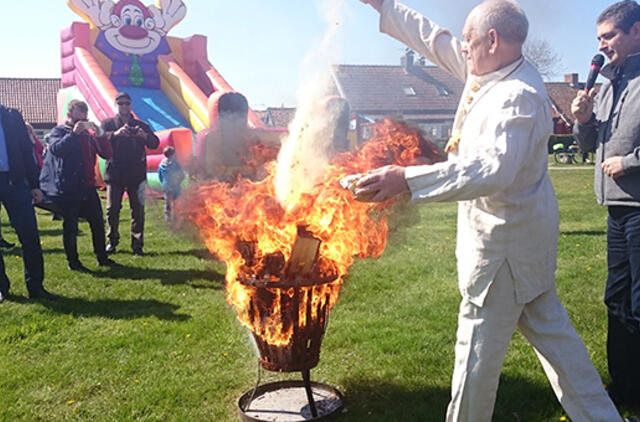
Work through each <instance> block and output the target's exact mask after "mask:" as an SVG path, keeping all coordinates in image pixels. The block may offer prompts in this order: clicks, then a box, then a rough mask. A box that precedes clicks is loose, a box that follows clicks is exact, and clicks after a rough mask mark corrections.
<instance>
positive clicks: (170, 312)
mask: <svg viewBox="0 0 640 422" xmlns="http://www.w3.org/2000/svg"><path fill="white" fill-rule="evenodd" d="M11 301H12V302H16V303H31V302H32V300H29V299H27V298H24V297H16V296H12V297H11ZM38 302H39V303H41V304H42V305H43V306H45V307H47V308H49V309H51V310H52V311H54V312H58V313H61V314H71V315H73V316H75V317H78V316H80V317H101V318H111V319H135V318H142V317H149V316H155V317H156V318H158V319H162V320H175V321H186V320H188V319H190V318H191V316H190V315H185V314H176V313H175V311H176V310H177V309H178V308H180V306H178V305H174V304H172V303H166V302H160V301H157V300H153V299H136V300H119V299H100V300H87V299H83V298H79V297H64V296H62V297H60V298H59V299H58V300H56V301H48V300H38Z"/></svg>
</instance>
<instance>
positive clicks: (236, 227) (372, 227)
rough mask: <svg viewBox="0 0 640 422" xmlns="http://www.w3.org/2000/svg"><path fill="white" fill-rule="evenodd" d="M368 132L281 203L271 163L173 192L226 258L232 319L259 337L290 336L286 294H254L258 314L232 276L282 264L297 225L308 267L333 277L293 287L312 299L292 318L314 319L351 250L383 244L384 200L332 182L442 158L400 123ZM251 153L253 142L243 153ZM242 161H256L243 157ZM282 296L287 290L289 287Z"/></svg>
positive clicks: (331, 301)
mask: <svg viewBox="0 0 640 422" xmlns="http://www.w3.org/2000/svg"><path fill="white" fill-rule="evenodd" d="M374 132H375V134H374V136H373V138H371V139H370V140H369V141H367V142H366V143H365V144H364V145H363V146H362V147H360V148H359V149H357V150H356V151H354V152H347V153H342V154H340V155H338V156H336V157H334V159H333V160H332V162H331V164H330V165H329V167H328V168H327V170H326V173H325V175H324V179H323V180H322V181H321V183H318V184H317V185H316V186H315V187H314V188H313V189H312V190H311V191H309V192H306V193H304V194H303V195H301V196H300V197H299V198H297V202H296V203H295V204H289V205H288V206H287V207H286V208H285V207H283V206H282V205H281V204H280V203H279V202H278V201H277V200H276V199H275V198H276V195H275V188H274V182H273V180H274V172H275V162H273V161H270V162H267V163H266V164H265V165H264V168H263V169H260V170H261V172H262V170H263V172H264V174H266V177H265V178H264V179H262V180H260V181H250V180H248V179H243V178H239V179H238V180H237V182H236V183H234V184H229V183H222V182H214V183H210V184H204V185H200V186H197V187H195V188H193V189H191V190H189V191H188V192H186V193H185V195H183V196H182V197H181V200H180V202H179V204H178V207H177V211H178V214H179V215H180V216H181V217H182V218H183V219H187V220H189V221H191V222H192V223H194V224H195V225H196V227H198V229H199V230H200V235H201V237H202V239H203V240H204V242H205V244H206V246H207V248H208V249H209V250H210V251H211V252H212V253H214V254H216V255H217V256H218V258H219V259H220V260H222V261H224V262H225V263H226V264H227V273H226V290H227V301H228V302H229V303H230V304H232V305H233V307H234V308H235V309H236V311H237V313H238V318H239V320H240V321H241V322H242V323H243V324H244V325H246V326H247V327H248V328H249V329H250V330H251V331H252V332H253V333H254V334H256V335H258V336H260V337H261V338H262V339H263V340H265V341H266V342H267V343H269V344H272V345H283V346H284V345H286V344H288V342H289V341H290V338H291V335H292V332H293V326H292V325H291V324H289V323H287V321H283V320H282V317H281V314H282V309H281V307H282V306H283V304H282V303H281V302H282V301H283V300H285V301H286V297H284V298H283V297H282V296H281V295H278V294H275V293H274V292H271V290H270V289H266V290H267V291H268V292H270V293H273V295H272V297H268V298H263V299H262V300H263V302H264V301H267V302H268V303H269V310H270V312H268V315H264V312H263V313H262V314H261V313H260V312H258V310H257V309H256V306H257V305H256V303H258V302H259V301H258V300H256V299H257V298H256V296H257V295H258V294H259V293H258V289H257V288H255V287H251V286H247V285H246V284H243V283H241V282H240V281H239V280H241V279H242V278H243V277H244V278H251V277H252V276H254V277H255V276H256V275H259V274H265V270H264V269H265V266H267V261H268V260H269V259H270V257H273V256H274V255H278V256H279V257H280V258H281V259H284V261H283V262H287V261H288V259H289V257H290V255H291V251H292V246H293V244H294V241H295V240H296V236H297V228H298V227H299V226H304V227H305V228H306V230H307V231H308V232H309V233H311V234H312V235H313V236H314V237H315V238H317V239H319V240H320V241H321V243H320V248H319V252H318V257H317V261H316V266H315V272H316V273H317V275H319V276H320V277H328V276H330V275H337V278H336V279H335V281H332V282H329V283H325V284H318V285H315V286H312V287H302V288H301V289H302V291H303V297H310V298H311V301H312V303H311V306H307V305H308V304H307V303H302V302H301V303H299V304H298V307H299V309H298V324H299V326H305V325H306V324H307V323H308V322H309V321H310V320H313V319H315V318H317V317H318V315H317V313H318V312H317V310H318V309H322V308H323V307H324V306H326V305H327V301H328V306H329V307H333V305H335V303H336V302H337V300H338V294H339V292H340V287H341V285H342V283H343V279H344V277H345V276H346V275H347V274H348V269H349V266H350V265H351V264H352V263H353V260H354V256H358V257H368V256H372V257H378V256H379V255H380V254H382V252H383V250H384V248H385V245H386V238H387V232H388V226H387V221H386V215H385V207H386V206H388V205H389V203H383V204H375V203H365V202H359V201H356V200H355V199H354V198H353V196H352V194H351V192H350V191H349V190H347V189H343V188H342V187H341V186H340V184H339V181H340V180H341V179H342V178H344V177H345V176H347V175H349V174H354V173H362V172H366V171H367V170H370V169H373V168H377V167H380V166H383V165H387V164H398V165H402V166H406V165H414V164H430V163H433V162H436V161H440V160H442V156H441V155H440V154H439V153H438V151H437V149H436V148H435V146H434V145H433V144H431V143H430V142H429V141H427V140H425V139H424V138H423V137H422V136H421V135H420V134H419V132H418V131H417V130H416V129H414V128H411V127H409V126H408V125H406V124H405V123H401V122H395V121H392V120H385V121H383V122H382V123H379V124H376V125H375V126H374ZM259 152H260V149H259V148H256V149H253V150H252V151H251V153H253V154H255V153H259ZM270 153H271V154H272V152H270ZM272 155H273V154H272ZM247 162H252V163H257V162H260V160H259V159H255V157H249V158H248V159H247ZM243 242H244V243H248V244H251V245H252V247H253V248H254V250H252V256H253V259H251V260H247V259H246V256H243V254H242V253H241V251H240V250H239V247H238V245H239V244H241V243H243ZM266 276H267V277H268V278H269V280H272V281H278V280H279V276H278V275H277V274H275V275H269V274H267V275H266ZM262 290H263V291H264V290H265V289H262ZM309 293H310V294H309ZM262 294H263V295H264V294H265V293H262ZM288 294H289V295H290V296H291V295H293V292H289V293H288ZM285 296H286V295H285Z"/></svg>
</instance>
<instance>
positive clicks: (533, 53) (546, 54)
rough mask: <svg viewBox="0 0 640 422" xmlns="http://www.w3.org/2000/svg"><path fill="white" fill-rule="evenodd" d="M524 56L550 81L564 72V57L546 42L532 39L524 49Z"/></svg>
mask: <svg viewBox="0 0 640 422" xmlns="http://www.w3.org/2000/svg"><path fill="white" fill-rule="evenodd" d="M522 54H523V55H524V56H525V57H526V59H527V60H529V61H530V62H531V63H532V64H533V65H534V66H535V67H536V68H537V69H538V72H540V75H541V76H542V78H543V79H545V80H549V79H550V78H551V77H552V76H554V75H557V74H558V73H559V72H560V71H561V70H562V57H561V56H560V55H559V54H558V53H556V52H555V51H554V50H553V47H551V44H549V42H547V41H546V40H542V39H536V38H532V39H530V40H529V41H527V42H526V43H525V44H524V46H523V47H522Z"/></svg>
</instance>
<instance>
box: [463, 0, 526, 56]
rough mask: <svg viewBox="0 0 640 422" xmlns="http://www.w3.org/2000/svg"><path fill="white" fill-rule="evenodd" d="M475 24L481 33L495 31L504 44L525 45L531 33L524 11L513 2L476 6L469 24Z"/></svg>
mask: <svg viewBox="0 0 640 422" xmlns="http://www.w3.org/2000/svg"><path fill="white" fill-rule="evenodd" d="M471 21H473V24H474V26H475V28H476V30H477V31H478V32H480V33H485V34H486V33H487V32H488V31H489V30H490V29H495V31H496V32H497V33H498V35H499V36H500V38H502V40H503V41H504V42H507V43H513V44H520V45H522V44H524V42H525V40H526V39H527V33H528V31H529V21H528V20H527V16H526V15H525V13H524V10H522V8H521V7H520V5H518V3H516V2H515V1H511V0H486V1H484V2H482V3H480V4H479V5H478V6H476V7H475V8H474V9H473V10H472V11H471V13H469V16H468V17H467V22H468V23H471Z"/></svg>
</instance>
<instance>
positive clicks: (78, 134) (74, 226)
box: [40, 100, 115, 271]
mask: <svg viewBox="0 0 640 422" xmlns="http://www.w3.org/2000/svg"><path fill="white" fill-rule="evenodd" d="M87 112H88V107H87V104H86V103H84V102H83V101H79V100H72V101H71V102H69V105H68V112H67V121H66V122H65V124H63V125H60V126H56V127H55V128H53V130H52V131H51V135H50V136H49V142H50V146H49V149H48V150H47V153H46V155H45V158H44V165H43V167H42V173H41V174H40V186H41V187H42V190H43V191H44V193H45V194H46V195H47V196H48V197H49V198H50V199H51V200H52V201H53V202H54V203H56V204H58V205H59V206H60V209H61V210H62V218H63V220H64V222H63V223H62V241H63V245H64V252H65V254H66V256H67V264H68V266H69V269H70V270H74V271H87V268H86V267H85V266H84V265H83V264H82V263H81V262H80V259H79V258H78V244H77V240H78V219H79V217H84V218H86V220H87V222H88V223H89V227H90V228H91V237H92V239H93V252H94V253H95V255H96V258H97V260H98V265H100V266H111V265H114V264H115V262H114V261H112V260H111V259H109V257H108V256H107V252H106V250H105V236H104V218H103V215H102V204H101V203H100V198H99V197H98V192H97V191H96V180H95V163H96V154H99V155H100V156H101V157H102V158H105V159H108V158H111V155H112V151H111V144H110V143H109V141H108V140H107V139H106V137H104V135H103V134H102V130H101V129H100V127H99V126H98V125H96V124H95V123H93V122H90V121H88V120H87Z"/></svg>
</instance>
